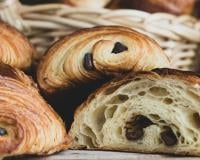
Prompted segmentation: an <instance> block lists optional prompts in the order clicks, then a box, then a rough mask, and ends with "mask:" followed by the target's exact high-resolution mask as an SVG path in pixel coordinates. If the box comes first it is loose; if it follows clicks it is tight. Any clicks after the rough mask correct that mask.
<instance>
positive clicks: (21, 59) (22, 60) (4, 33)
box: [0, 21, 34, 70]
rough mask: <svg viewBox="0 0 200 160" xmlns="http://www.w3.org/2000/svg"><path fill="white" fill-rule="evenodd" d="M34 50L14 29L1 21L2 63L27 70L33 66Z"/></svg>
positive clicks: (0, 57)
mask: <svg viewBox="0 0 200 160" xmlns="http://www.w3.org/2000/svg"><path fill="white" fill-rule="evenodd" d="M33 53H34V49H33V47H32V45H31V44H30V43H29V41H28V40H27V38H26V37H25V36H24V35H23V34H22V33H20V32H19V31H18V30H17V29H15V28H14V27H11V26H9V25H8V24H6V23H4V22H2V21H0V61H1V62H3V63H5V64H9V65H11V66H13V67H16V68H19V69H23V70H26V69H28V68H29V67H30V66H31V61H32V56H33Z"/></svg>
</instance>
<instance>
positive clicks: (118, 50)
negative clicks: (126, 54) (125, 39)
mask: <svg viewBox="0 0 200 160" xmlns="http://www.w3.org/2000/svg"><path fill="white" fill-rule="evenodd" d="M127 50H128V47H126V46H125V45H123V44H122V43H120V42H116V43H115V46H114V48H113V50H112V53H115V54H118V53H121V52H123V51H127Z"/></svg>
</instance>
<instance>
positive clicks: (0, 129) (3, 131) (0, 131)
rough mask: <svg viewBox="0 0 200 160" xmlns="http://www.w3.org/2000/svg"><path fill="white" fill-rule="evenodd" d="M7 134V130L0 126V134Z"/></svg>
mask: <svg viewBox="0 0 200 160" xmlns="http://www.w3.org/2000/svg"><path fill="white" fill-rule="evenodd" d="M7 134H8V132H7V131H6V130H5V129H4V128H1V127H0V136H5V135H7Z"/></svg>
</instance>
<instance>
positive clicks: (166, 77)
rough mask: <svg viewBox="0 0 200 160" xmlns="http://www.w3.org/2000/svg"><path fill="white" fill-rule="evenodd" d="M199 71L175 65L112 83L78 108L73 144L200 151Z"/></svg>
mask: <svg viewBox="0 0 200 160" xmlns="http://www.w3.org/2000/svg"><path fill="white" fill-rule="evenodd" d="M199 110H200V75H196V74H194V73H192V72H187V71H178V70H173V69H155V70H153V71H143V72H138V73H134V74H133V73H131V74H129V75H127V76H126V77H124V78H120V79H117V80H115V81H112V82H109V83H107V84H106V85H104V86H103V87H102V88H100V89H99V90H97V91H96V92H95V93H94V94H92V95H91V96H90V97H89V98H88V100H87V101H86V102H84V103H83V104H82V105H81V106H80V107H79V108H78V109H77V111H76V113H75V119H74V122H73V124H72V128H71V130H70V132H69V135H70V136H71V137H72V138H73V145H72V146H71V147H72V148H73V149H77V148H78V149H80V148H87V149H101V150H119V151H131V152H144V153H170V154H179V155H192V156H200V148H199V146H200V130H199V128H200V115H199Z"/></svg>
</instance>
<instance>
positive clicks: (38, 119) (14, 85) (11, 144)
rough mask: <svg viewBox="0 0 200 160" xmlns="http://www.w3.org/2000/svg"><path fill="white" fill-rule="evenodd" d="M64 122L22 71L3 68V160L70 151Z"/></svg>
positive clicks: (0, 95) (0, 144)
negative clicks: (12, 157)
mask: <svg viewBox="0 0 200 160" xmlns="http://www.w3.org/2000/svg"><path fill="white" fill-rule="evenodd" d="M69 144H70V140H69V138H68V136H67V134H66V130H65V126H64V123H63V121H62V120H61V118H60V117H59V116H58V115H57V114H56V113H55V112H54V111H53V109H52V108H51V107H50V106H49V105H48V104H47V103H46V102H45V101H44V100H43V98H42V97H41V96H40V95H39V93H38V90H37V88H36V85H35V84H34V82H33V81H32V80H31V79H30V78H29V77H28V76H26V75H25V74H24V73H23V72H22V71H19V70H18V69H14V68H12V67H10V66H8V65H5V64H2V63H1V64H0V157H7V156H17V155H24V154H25V155H29V154H31V155H48V154H52V153H54V152H58V151H61V150H64V149H67V148H68V146H69Z"/></svg>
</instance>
